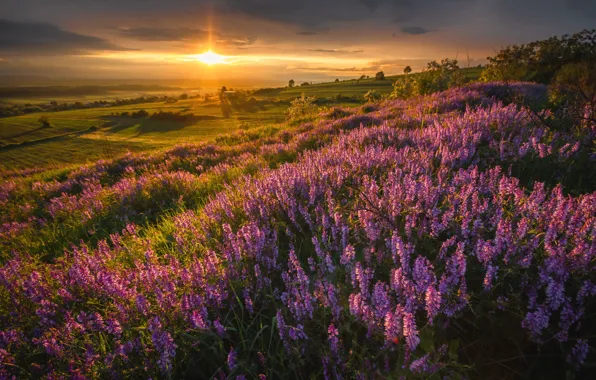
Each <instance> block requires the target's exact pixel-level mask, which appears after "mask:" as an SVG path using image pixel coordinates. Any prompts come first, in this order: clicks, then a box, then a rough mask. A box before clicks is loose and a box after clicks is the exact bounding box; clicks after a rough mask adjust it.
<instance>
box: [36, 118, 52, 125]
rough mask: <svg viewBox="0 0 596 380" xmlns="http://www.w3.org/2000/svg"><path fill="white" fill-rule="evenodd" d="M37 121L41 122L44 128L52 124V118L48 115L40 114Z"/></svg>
mask: <svg viewBox="0 0 596 380" xmlns="http://www.w3.org/2000/svg"><path fill="white" fill-rule="evenodd" d="M37 121H38V122H39V123H40V124H41V127H42V128H50V127H51V126H52V125H51V124H50V119H48V117H47V116H46V115H43V116H40V117H39V119H37Z"/></svg>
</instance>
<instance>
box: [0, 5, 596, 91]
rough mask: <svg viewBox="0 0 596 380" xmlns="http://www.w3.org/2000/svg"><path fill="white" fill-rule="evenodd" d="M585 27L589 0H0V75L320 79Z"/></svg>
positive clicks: (470, 53)
mask: <svg viewBox="0 0 596 380" xmlns="http://www.w3.org/2000/svg"><path fill="white" fill-rule="evenodd" d="M594 27H596V1H593V0H291V1H286V0H167V1H166V0H2V1H1V2H0V76H4V77H7V76H12V77H13V78H14V77H19V76H43V77H49V78H93V79H189V80H190V79H193V80H207V79H210V80H211V79H222V78H226V79H230V80H233V79H250V80H254V81H263V82H280V83H281V82H284V81H285V82H287V80H288V79H290V78H291V79H295V80H296V82H300V81H314V82H317V81H325V80H329V79H334V78H341V79H344V78H354V77H359V76H360V75H374V74H375V72H377V71H379V70H383V71H384V72H385V73H386V74H393V73H399V72H401V71H402V70H403V68H404V67H405V66H406V65H409V66H411V67H412V68H413V69H414V71H419V70H421V69H422V68H423V67H425V66H426V63H427V62H428V61H431V60H434V59H442V58H446V57H449V58H457V59H458V60H459V61H460V66H467V65H478V64H481V63H484V62H485V61H486V57H487V56H490V55H493V54H494V52H495V51H498V50H499V49H500V48H501V47H504V46H506V45H510V44H517V43H524V42H530V41H533V40H537V39H543V38H548V37H550V36H553V35H561V34H566V33H568V34H571V33H574V32H578V31H581V30H582V29H586V28H588V29H591V28H594ZM208 50H212V51H214V52H216V53H218V54H220V55H223V56H225V59H224V63H223V64H216V65H207V64H205V63H202V62H200V60H199V59H198V58H200V56H198V55H200V54H202V53H204V52H206V51H208ZM197 56H198V57H197ZM0 80H1V79H0Z"/></svg>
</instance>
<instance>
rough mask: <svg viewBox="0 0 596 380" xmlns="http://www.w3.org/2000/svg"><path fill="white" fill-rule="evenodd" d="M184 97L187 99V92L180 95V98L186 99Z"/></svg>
mask: <svg viewBox="0 0 596 380" xmlns="http://www.w3.org/2000/svg"><path fill="white" fill-rule="evenodd" d="M186 99H188V94H182V95H180V100H186Z"/></svg>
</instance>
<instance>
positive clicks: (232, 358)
mask: <svg viewBox="0 0 596 380" xmlns="http://www.w3.org/2000/svg"><path fill="white" fill-rule="evenodd" d="M227 360H228V367H229V368H230V371H233V370H234V368H236V365H238V352H237V351H236V350H235V349H234V348H231V349H230V352H229V353H228V359H227Z"/></svg>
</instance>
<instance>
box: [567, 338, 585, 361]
mask: <svg viewBox="0 0 596 380" xmlns="http://www.w3.org/2000/svg"><path fill="white" fill-rule="evenodd" d="M589 350H590V346H588V342H587V341H586V340H585V339H579V340H578V341H577V342H576V343H575V346H573V349H572V350H571V353H570V354H569V356H567V362H568V363H569V364H572V365H573V366H576V367H581V366H582V365H583V364H584V361H585V360H586V357H587V356H588V352H589Z"/></svg>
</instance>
